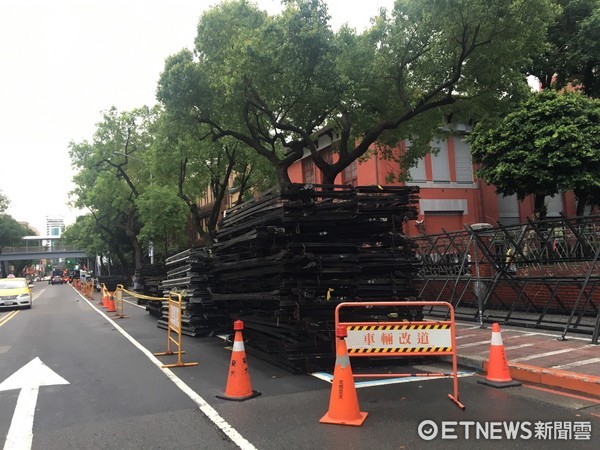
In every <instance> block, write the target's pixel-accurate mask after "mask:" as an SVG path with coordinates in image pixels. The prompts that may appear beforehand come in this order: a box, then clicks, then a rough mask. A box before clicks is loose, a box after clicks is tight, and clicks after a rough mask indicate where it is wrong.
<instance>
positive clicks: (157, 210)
mask: <svg viewBox="0 0 600 450" xmlns="http://www.w3.org/2000/svg"><path fill="white" fill-rule="evenodd" d="M136 205H137V208H138V210H139V212H140V218H141V221H142V223H143V224H144V225H143V226H142V229H141V230H140V233H139V236H138V238H139V239H140V241H141V242H143V243H145V244H146V245H149V244H150V243H153V245H155V246H156V245H157V244H156V243H161V244H162V246H163V249H162V254H163V255H169V254H173V253H176V252H178V251H180V250H181V247H183V246H184V245H185V244H187V242H186V239H185V237H186V236H185V228H186V225H187V218H188V217H189V210H188V208H187V205H186V204H185V202H184V201H183V200H182V199H181V198H180V197H178V195H177V188H176V187H175V186H158V185H156V184H154V185H153V186H152V187H151V188H150V189H148V190H147V191H146V192H144V193H143V194H141V195H140V196H139V197H138V198H137V199H136Z"/></svg>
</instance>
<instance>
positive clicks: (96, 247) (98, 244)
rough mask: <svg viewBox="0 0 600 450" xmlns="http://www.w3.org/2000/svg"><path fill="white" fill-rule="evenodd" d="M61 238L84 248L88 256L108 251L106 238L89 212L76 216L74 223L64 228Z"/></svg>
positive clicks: (103, 253)
mask: <svg viewBox="0 0 600 450" xmlns="http://www.w3.org/2000/svg"><path fill="white" fill-rule="evenodd" d="M61 240H62V241H63V242H65V244H67V245H73V246H75V247H76V248H78V249H81V250H84V251H85V253H86V255H87V256H88V257H93V256H96V255H106V254H108V253H109V246H108V245H107V243H106V238H105V236H103V234H102V231H101V229H100V228H99V227H98V226H97V224H96V221H95V220H94V217H93V216H92V215H91V214H86V215H83V216H79V217H77V219H76V220H75V223H73V224H71V225H69V226H67V227H66V228H65V230H64V232H63V233H62V235H61Z"/></svg>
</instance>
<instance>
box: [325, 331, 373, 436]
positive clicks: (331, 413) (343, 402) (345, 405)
mask: <svg viewBox="0 0 600 450" xmlns="http://www.w3.org/2000/svg"><path fill="white" fill-rule="evenodd" d="M335 334H336V341H337V342H336V355H335V370H334V371H333V382H332V385H331V396H330V397H329V410H328V411H327V413H326V414H325V415H324V416H323V417H321V420H319V422H321V423H333V424H338V425H353V426H357V427H359V426H361V425H362V423H363V422H364V421H365V419H366V418H367V415H368V413H366V412H361V410H360V408H359V407H358V396H357V395H356V387H355V386H354V375H352V367H351V366H350V357H349V356H348V348H347V347H346V337H347V336H348V331H347V329H346V326H344V325H339V326H338V327H337V328H336V332H335Z"/></svg>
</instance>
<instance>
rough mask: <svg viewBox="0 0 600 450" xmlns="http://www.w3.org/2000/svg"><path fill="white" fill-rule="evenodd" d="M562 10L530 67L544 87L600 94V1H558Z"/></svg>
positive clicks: (593, 94) (531, 72) (591, 94)
mask: <svg viewBox="0 0 600 450" xmlns="http://www.w3.org/2000/svg"><path fill="white" fill-rule="evenodd" d="M558 2H559V4H560V6H561V13H560V15H559V16H558V17H557V18H556V21H555V22H554V23H553V24H552V25H551V26H550V27H549V29H548V42H547V44H546V45H545V48H544V50H543V51H542V52H540V53H539V54H538V55H536V56H535V58H534V59H533V65H532V67H531V69H530V70H529V73H530V74H531V75H535V76H536V77H537V78H538V79H539V80H540V82H541V85H542V89H547V88H551V87H553V88H556V89H562V88H564V87H566V86H568V85H572V86H579V87H580V88H581V90H582V91H583V92H584V93H585V94H586V95H588V96H593V97H596V98H597V97H599V96H600V2H599V1H598V0H558Z"/></svg>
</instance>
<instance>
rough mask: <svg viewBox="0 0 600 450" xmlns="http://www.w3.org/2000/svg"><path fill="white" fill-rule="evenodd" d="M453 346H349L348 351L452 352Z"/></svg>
mask: <svg viewBox="0 0 600 450" xmlns="http://www.w3.org/2000/svg"><path fill="white" fill-rule="evenodd" d="M451 351H452V347H413V348H407V347H399V348H349V349H348V353H355V354H357V353H435V352H451Z"/></svg>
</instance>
